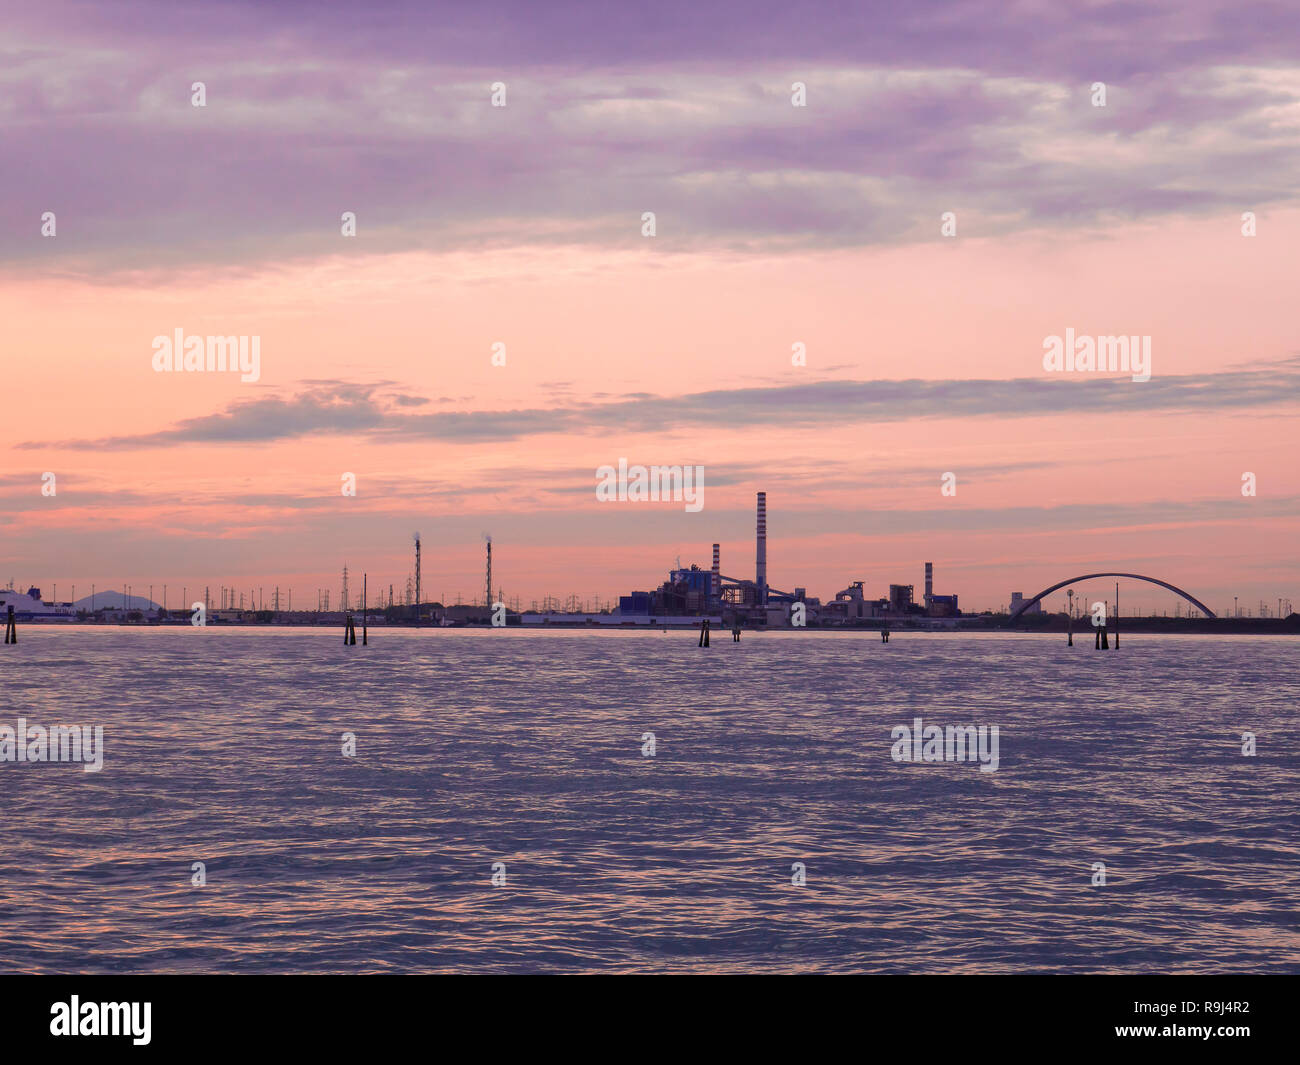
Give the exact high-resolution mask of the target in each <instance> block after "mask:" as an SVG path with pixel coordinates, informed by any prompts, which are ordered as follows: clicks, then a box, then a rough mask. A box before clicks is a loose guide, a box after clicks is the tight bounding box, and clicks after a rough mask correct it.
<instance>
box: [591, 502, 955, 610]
mask: <svg viewBox="0 0 1300 1065" xmlns="http://www.w3.org/2000/svg"><path fill="white" fill-rule="evenodd" d="M865 586H866V582H865V581H860V580H859V581H852V582H851V583H850V584H849V586H848V587H847V588H845V589H843V590H842V591H839V592H836V593H835V597H834V598H833V599H831V600H830V601H829V602H825V603H823V602H822V601H821V600H820V599H819V598H817V597H815V596H809V595H808V594H807V589H805V588H801V587H796V588H795V589H794V590H793V591H790V592H785V591H781V590H780V589H777V588H773V587H771V586H770V585H769V584H768V582H767V493H766V492H759V493H758V500H757V514H756V523H755V539H754V577H753V579H752V580H750V579H747V578H741V577H728V576H726V575H725V574H723V572H722V560H721V545H720V544H714V545H713V565H712V568H711V569H707V570H705V569H701V568H700V567H699V566H698V565H692V566H690V567H689V568H686V567H683V566H680V565H679V566H678V568H677V569H674V570H671V571H670V572H669V574H668V579H667V580H666V581H664V582H663V584H661V585H660V586H659V587H658V588H656V589H655V590H653V591H648V592H632V593H630V594H629V595H624V596H620V597H619V603H618V614H617V615H616V617H615V618H614V619H612V620H614V622H615V623H620V624H646V625H651V624H674V623H677V624H680V623H681V622H682V620H683V619H689V621H690V622H691V623H694V622H696V621H699V620H700V619H701V618H705V617H709V618H712V619H714V620H715V621H718V622H719V623H722V624H727V625H733V626H734V625H741V626H744V627H760V626H761V627H779V626H788V625H793V624H800V623H801V624H803V625H805V626H813V627H818V626H827V625H854V624H858V623H863V622H875V623H878V624H879V623H887V622H888V621H890V620H898V621H903V620H914V619H921V618H936V619H944V618H949V619H956V618H958V617H960V616H961V611H960V610H959V609H958V606H957V597H956V596H955V595H935V594H934V563H932V562H927V563H926V564H925V595H924V598H923V601H922V602H920V603H917V602H915V597H914V586H913V585H911V584H891V585H889V592H888V594H887V595H885V596H883V597H881V598H879V599H869V598H868V597H867V593H866V590H865ZM798 606H801V607H802V610H801V611H800V612H799V613H800V614H801V615H802V616H801V618H800V619H799V620H798V621H796V620H795V618H796V607H798Z"/></svg>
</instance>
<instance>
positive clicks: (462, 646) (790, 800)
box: [0, 625, 1300, 973]
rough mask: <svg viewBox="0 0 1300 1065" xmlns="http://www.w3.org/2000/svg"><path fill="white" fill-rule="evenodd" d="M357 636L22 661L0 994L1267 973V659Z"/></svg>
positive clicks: (2, 831)
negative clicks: (623, 979)
mask: <svg viewBox="0 0 1300 1065" xmlns="http://www.w3.org/2000/svg"><path fill="white" fill-rule="evenodd" d="M371 636H372V643H371V645H370V646H369V647H362V646H360V645H359V644H358V646H356V647H346V648H345V647H344V646H343V643H342V635H341V633H340V632H336V631H333V630H324V629H296V630H294V629H222V628H216V627H210V628H207V629H190V628H186V629H117V628H94V627H86V628H60V629H55V628H52V627H40V626H35V625H28V626H25V627H20V641H21V642H20V643H19V644H18V645H17V646H16V647H4V648H3V649H2V650H3V654H2V655H0V675H2V676H3V681H4V686H3V691H4V692H5V696H6V699H5V702H6V704H7V705H6V706H5V707H4V708H2V709H0V725H9V726H10V727H13V726H14V725H15V724H16V718H17V717H18V716H20V715H21V716H23V717H25V718H26V719H27V722H28V726H29V727H30V726H31V725H35V724H40V725H46V726H48V725H50V724H56V723H63V724H85V725H102V726H103V729H104V747H105V755H104V766H103V769H102V771H101V772H98V773H86V772H83V770H82V769H81V768H80V766H79V765H68V764H41V763H35V764H33V763H16V762H0V803H2V804H3V805H2V809H3V817H2V818H0V970H3V971H10V972H13V971H17V972H76V973H82V972H90V973H126V972H163V973H166V972H187V973H188V972H238V973H243V972H270V973H283V972H289V973H298V972H347V973H352V972H411V971H414V972H431V971H455V972H465V971H467V972H538V971H542V972H589V971H616V972H663V971H673V972H680V971H710V972H765V971H777V972H803V971H825V972H958V973H961V972H1023V971H1032V972H1060V971H1078V972H1179V973H1182V972H1189V973H1190V972H1202V973H1223V972H1300V730H1298V729H1297V709H1298V704H1300V642H1298V641H1297V640H1296V639H1295V638H1287V637H1247V636H1234V637H1226V638H1213V637H1207V636H1167V635H1161V636H1155V635H1145V634H1138V633H1134V634H1132V635H1124V636H1122V644H1121V647H1120V649H1119V650H1118V651H1111V652H1109V653H1106V652H1100V651H1096V650H1094V649H1093V647H1092V641H1091V640H1090V639H1087V640H1086V642H1080V643H1078V644H1076V645H1075V646H1074V647H1073V648H1070V647H1066V646H1065V644H1064V640H1063V638H1062V637H1060V636H1057V635H958V634H931V633H910V632H906V631H899V632H896V633H895V634H894V635H893V638H892V639H891V642H890V643H889V644H888V645H887V646H886V645H883V644H881V642H880V640H879V637H878V636H877V635H876V634H874V633H771V634H753V633H746V634H745V635H744V638H743V639H742V641H741V642H740V643H739V644H735V643H732V642H731V640H730V637H729V634H726V633H724V634H722V638H721V639H715V640H714V642H713V646H712V647H710V648H708V649H703V648H699V647H697V646H696V637H695V635H694V634H692V633H689V632H675V633H662V632H659V631H653V632H601V633H587V632H580V631H578V632H575V631H568V632H542V633H538V632H523V631H515V630H495V631H493V630H479V631H471V630H423V631H412V630H383V629H378V630H372V631H371ZM918 716H919V717H921V718H922V719H923V721H924V723H925V724H938V725H945V726H946V725H967V724H971V725H997V726H998V728H999V753H1000V765H999V768H998V769H997V770H996V772H981V771H980V769H979V765H978V764H977V763H974V762H971V763H965V764H953V763H938V764H906V763H900V762H895V761H894V760H893V759H892V758H891V754H890V751H891V742H892V741H891V730H892V729H893V728H894V727H895V726H898V725H908V726H910V725H911V724H912V721H913V719H914V718H915V717H918ZM648 732H652V733H653V734H654V740H655V754H654V755H653V757H650V756H647V755H645V754H643V747H644V745H645V743H646V741H645V739H644V738H643V737H644V734H645V733H648ZM1246 732H1251V733H1253V734H1254V735H1255V737H1256V744H1257V753H1256V754H1255V755H1254V756H1253V757H1249V756H1245V755H1243V753H1242V744H1243V740H1242V735H1243V733H1246ZM344 733H353V734H354V735H355V737H356V753H355V755H354V756H352V757H348V756H345V755H344V754H343V752H342V747H343V739H342V737H343V734H344ZM196 862H202V863H203V864H204V867H205V870H206V883H205V884H204V885H203V886H198V887H196V886H194V885H193V883H192V879H193V877H194V875H195V874H194V872H193V868H194V863H196ZM1098 862H1100V863H1104V865H1105V874H1106V883H1105V885H1104V886H1100V885H1096V886H1094V883H1093V880H1094V877H1095V870H1094V863H1098ZM495 863H503V866H497V867H496V868H497V872H498V874H500V873H501V872H504V883H503V884H499V885H494V884H493V867H494V864H495ZM795 863H802V865H803V867H804V870H805V876H806V883H805V884H803V885H802V886H797V885H796V884H794V883H793V882H792V878H795V877H796V872H795V871H793V867H794V865H795ZM498 879H500V876H499V875H498Z"/></svg>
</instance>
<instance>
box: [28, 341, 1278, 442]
mask: <svg viewBox="0 0 1300 1065" xmlns="http://www.w3.org/2000/svg"><path fill="white" fill-rule="evenodd" d="M1298 385H1300V368H1298V367H1296V366H1295V365H1294V364H1293V363H1292V362H1290V361H1282V362H1279V363H1275V364H1270V365H1268V366H1265V367H1264V368H1261V369H1255V370H1238V371H1233V372H1229V373H1207V374H1185V375H1181V376H1165V377H1154V378H1152V379H1151V380H1150V381H1146V382H1141V383H1138V382H1133V381H1130V380H1129V379H1127V378H1122V377H1120V378H1112V377H1087V376H1070V375H1063V376H1053V377H1047V376H1044V377H1036V378H1030V377H1022V378H1012V379H1009V380H980V379H976V380H959V381H922V380H903V381H889V380H883V381H835V380H824V381H815V382H810V383H806V384H796V385H775V386H769V387H751V388H734V389H713V390H710V391H707V392H691V393H684V394H681V395H674V396H652V395H646V394H643V393H637V394H635V395H631V396H626V397H620V398H615V399H607V400H602V401H599V402H586V403H576V404H570V405H567V406H564V405H557V406H556V407H553V408H550V409H541V408H528V409H517V410H476V411H475V410H471V411H439V412H433V413H409V412H408V411H407V409H406V408H407V407H408V406H409V403H400V402H397V401H395V400H393V399H392V398H386V397H384V396H381V395H379V394H378V393H379V386H375V385H361V384H347V383H340V382H324V383H312V384H309V385H308V386H307V387H305V388H304V389H303V390H302V391H300V392H298V393H296V394H294V395H291V396H288V397H275V396H272V397H266V398H258V399H247V400H238V401H236V402H234V403H232V404H231V405H230V406H229V407H228V408H227V409H226V410H224V411H222V412H219V413H216V414H210V415H204V416H201V417H195V418H189V419H186V420H184V421H182V422H179V423H177V424H176V425H175V426H172V427H170V428H166V429H160V430H158V431H156V432H152V433H141V434H133V435H126V436H113V437H104V438H101V439H97V440H75V439H72V440H64V441H59V442H54V441H49V440H44V441H27V442H24V443H21V444H18V445H17V446H18V447H20V448H24V449H29V450H30V449H52V450H55V449H59V448H70V449H76V448H94V449H96V450H124V449H142V448H156V447H169V446H172V445H175V444H183V443H269V442H272V441H277V440H292V439H298V438H302V437H308V436H316V435H328V434H338V433H347V434H351V435H353V436H364V437H370V438H372V439H379V440H440V441H445V442H449V443H486V442H490V441H508V440H517V439H521V438H524V437H529V436H538V435H543V434H556V433H560V434H581V433H608V432H629V431H644V432H657V431H672V430H680V429H694V428H700V427H709V426H713V427H720V426H721V427H730V428H744V427H750V426H774V425H787V426H800V425H816V424H822V423H827V424H832V423H833V424H840V425H845V424H853V423H856V422H865V423H883V422H900V421H908V420H912V419H955V418H982V417H1000V418H1017V417H1035V416H1041V415H1053V414H1067V413H1069V414H1086V413H1098V414H1103V413H1104V414H1115V413H1125V412H1128V413H1132V412H1153V413H1154V412H1191V413H1195V412H1198V411H1216V412H1232V411H1241V410H1254V409H1259V408H1264V407H1269V406H1275V405H1279V404H1288V403H1291V404H1293V403H1294V402H1295V397H1296V395H1297V386H1298Z"/></svg>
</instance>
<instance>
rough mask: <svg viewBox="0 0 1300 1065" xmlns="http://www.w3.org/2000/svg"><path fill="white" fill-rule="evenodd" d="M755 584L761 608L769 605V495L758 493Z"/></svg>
mask: <svg viewBox="0 0 1300 1065" xmlns="http://www.w3.org/2000/svg"><path fill="white" fill-rule="evenodd" d="M754 555H755V558H754V561H755V566H754V571H755V572H754V583H755V584H756V585H757V586H758V603H759V606H766V605H767V493H766V492H759V493H758V539H757V542H756V544H755V548H754Z"/></svg>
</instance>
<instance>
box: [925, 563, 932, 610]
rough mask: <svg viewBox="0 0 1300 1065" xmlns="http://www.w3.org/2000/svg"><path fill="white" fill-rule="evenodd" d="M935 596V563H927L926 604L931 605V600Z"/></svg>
mask: <svg viewBox="0 0 1300 1065" xmlns="http://www.w3.org/2000/svg"><path fill="white" fill-rule="evenodd" d="M933 598H934V563H933V562H927V563H926V564H925V605H926V607H927V608H928V607H929V606H930V600H931V599H933Z"/></svg>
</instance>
